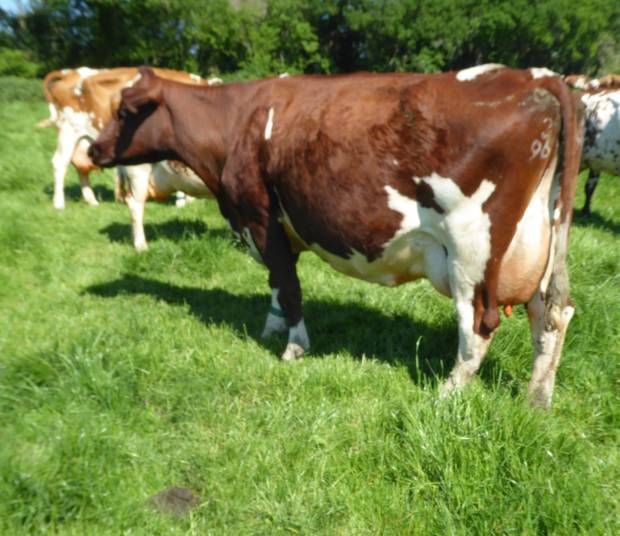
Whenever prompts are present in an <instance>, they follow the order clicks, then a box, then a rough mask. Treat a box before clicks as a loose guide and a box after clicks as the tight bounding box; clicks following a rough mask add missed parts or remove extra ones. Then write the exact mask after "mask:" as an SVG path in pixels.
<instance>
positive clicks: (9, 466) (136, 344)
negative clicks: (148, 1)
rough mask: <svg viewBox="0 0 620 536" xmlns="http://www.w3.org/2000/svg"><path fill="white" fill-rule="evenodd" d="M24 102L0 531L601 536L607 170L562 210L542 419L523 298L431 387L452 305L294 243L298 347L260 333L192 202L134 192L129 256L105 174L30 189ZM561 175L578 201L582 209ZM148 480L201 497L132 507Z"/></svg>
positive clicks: (449, 329)
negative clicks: (170, 508)
mask: <svg viewBox="0 0 620 536" xmlns="http://www.w3.org/2000/svg"><path fill="white" fill-rule="evenodd" d="M46 114H47V111H46V107H45V105H44V104H42V103H36V104H35V103H28V102H13V103H5V104H0V120H1V121H2V124H3V129H2V130H0V192H1V193H2V195H1V196H0V534H3V535H4V534H8V535H12V534H17V535H19V534H40V533H54V534H56V533H57V534H76V535H83V534H89V535H91V534H125V533H127V534H129V533H131V534H145V535H154V534H289V533H292V534H329V535H332V534H343V535H358V534H424V535H425V534H431V535H439V534H441V535H444V534H473V535H481V534H485V535H486V534H515V535H521V534H557V535H565V534H587V535H596V534H619V533H620V511H619V497H620V305H619V304H620V275H619V272H620V270H619V268H620V181H619V180H618V179H617V178H612V177H603V179H602V180H601V184H600V185H599V189H598V191H597V192H596V195H595V198H594V202H593V208H594V212H595V214H594V216H593V217H592V219H590V220H587V221H585V220H581V219H579V218H578V220H577V223H576V225H575V226H574V228H573V232H572V242H571V247H570V265H571V276H572V287H573V293H572V294H573V300H574V302H575V304H576V309H577V312H576V314H575V317H574V320H573V322H572V324H571V326H570V329H569V333H568V337H567V343H566V346H565V350H564V355H563V362H562V365H561V367H560V370H559V374H558V382H557V387H556V392H555V405H554V408H553V410H552V411H551V412H548V413H545V412H541V411H534V410H531V409H530V408H529V406H528V405H527V402H526V401H525V399H524V396H523V393H524V391H525V388H526V386H527V381H528V379H529V376H530V370H531V345H530V340H529V329H528V325H527V319H526V315H525V313H524V311H523V309H522V308H516V309H515V314H514V315H513V316H512V317H511V318H509V319H503V322H502V326H501V328H500V331H499V334H498V336H497V337H496V340H495V341H494V343H493V345H492V347H491V350H490V353H489V356H488V357H487V359H486V361H485V363H484V365H483V367H482V369H481V371H480V373H479V375H478V376H477V377H476V379H475V381H474V382H473V384H472V385H471V387H469V388H468V389H467V390H465V391H464V392H463V393H462V394H461V395H459V396H456V397H454V398H452V399H450V400H448V401H443V402H442V401H439V400H438V397H437V383H438V381H440V380H441V379H442V378H443V377H445V374H446V373H447V371H449V369H450V367H451V364H452V361H453V357H454V354H455V351H456V345H457V340H456V337H457V335H456V323H455V315H454V311H453V306H452V304H451V302H450V301H449V300H447V299H445V298H442V297H440V296H439V295H438V294H437V293H436V292H434V291H433V290H432V289H431V287H430V286H429V285H428V284H427V283H426V282H420V283H415V284H410V285H406V286H402V287H399V288H397V289H386V288H381V287H378V286H373V285H370V284H366V283H363V282H359V281H356V280H353V279H350V278H346V277H344V276H342V275H339V274H337V273H335V272H334V271H332V270H331V269H329V268H328V267H327V266H326V265H325V264H323V263H322V262H321V261H319V260H318V259H317V258H316V257H314V256H311V255H310V254H306V255H303V256H302V259H301V261H300V266H299V272H300V278H301V281H302V287H303V289H304V306H305V309H304V310H305V318H306V322H307V325H308V328H309V331H310V336H311V339H312V343H313V351H312V354H311V355H310V356H308V357H307V358H305V359H304V360H302V361H301V362H299V363H295V364H290V365H287V364H284V363H281V362H280V361H279V360H278V359H277V355H278V354H279V353H280V352H281V351H282V350H283V347H284V345H285V338H284V337H282V338H274V339H272V340H269V341H267V342H263V341H261V340H260V339H259V336H258V335H259V333H260V330H261V328H262V324H263V321H264V317H265V314H266V312H267V308H268V306H269V301H270V294H269V289H268V286H267V274H266V272H265V270H264V269H263V268H262V267H260V266H259V265H258V264H256V263H255V262H254V261H252V260H251V259H250V257H249V256H248V255H247V254H246V253H245V252H244V251H243V248H241V247H240V246H239V245H238V244H237V243H236V242H235V240H234V239H233V238H232V236H231V233H230V232H229V231H228V229H227V227H226V225H225V223H224V221H223V219H222V218H221V217H220V215H219V213H218V210H217V208H216V206H215V204H214V203H213V202H211V203H209V202H196V203H194V204H192V205H190V206H188V207H185V208H183V209H181V210H179V209H176V208H175V207H173V206H171V205H156V204H149V206H148V207H147V210H146V221H147V229H146V231H147V236H148V239H149V240H150V250H149V251H148V252H146V253H143V254H137V253H136V252H134V251H133V249H132V247H131V243H130V240H129V214H128V210H127V207H126V206H124V205H119V204H115V203H113V202H112V201H111V198H112V179H111V174H109V173H105V174H102V175H99V176H97V177H95V185H96V191H97V192H98V195H99V196H100V197H101V199H102V201H103V202H102V204H101V205H100V206H99V207H98V208H90V207H87V206H86V205H85V204H83V203H82V202H80V200H79V188H78V186H77V178H76V176H75V174H74V173H73V172H72V174H71V175H70V176H69V178H68V187H67V191H68V203H67V208H66V209H65V210H64V211H56V210H54V209H53V208H52V203H51V184H52V178H51V176H52V172H51V165H50V163H49V160H50V158H51V155H52V152H53V149H54V145H55V135H54V133H53V131H51V130H46V131H42V130H37V129H34V124H35V123H36V122H37V121H39V120H40V119H42V118H43V117H45V116H46ZM582 186H583V178H582V180H581V181H580V197H579V199H578V201H577V204H578V206H580V204H581V203H582V201H583V198H582V196H581V188H582ZM171 485H178V486H183V487H187V488H190V489H192V490H193V491H194V492H195V493H197V494H198V495H199V497H200V505H199V506H198V507H197V508H195V509H194V510H193V511H192V512H191V514H190V515H189V516H187V517H181V518H178V517H171V516H168V515H165V514H161V513H159V512H157V511H155V510H154V509H152V508H150V507H148V506H147V505H146V503H147V501H148V498H149V497H151V496H152V495H154V494H155V493H157V492H159V491H161V490H163V489H165V488H167V487H168V486H171Z"/></svg>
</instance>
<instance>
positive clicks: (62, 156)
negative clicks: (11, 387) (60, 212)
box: [52, 126, 77, 209]
mask: <svg viewBox="0 0 620 536" xmlns="http://www.w3.org/2000/svg"><path fill="white" fill-rule="evenodd" d="M76 143H77V139H76V137H75V134H74V133H73V132H72V129H71V127H68V128H67V127H64V126H61V127H60V129H59V131H58V140H57V144H56V152H55V153H54V156H53V157H52V166H53V167H54V208H58V209H62V208H65V192H64V186H65V175H66V174H67V167H68V166H69V162H71V156H72V155H73V150H74V149H75V144H76Z"/></svg>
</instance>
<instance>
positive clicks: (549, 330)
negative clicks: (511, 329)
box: [527, 292, 575, 409]
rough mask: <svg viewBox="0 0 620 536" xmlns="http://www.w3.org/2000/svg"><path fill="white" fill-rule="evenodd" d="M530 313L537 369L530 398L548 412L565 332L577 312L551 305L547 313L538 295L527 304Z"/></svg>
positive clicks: (568, 307) (534, 369)
mask: <svg viewBox="0 0 620 536" xmlns="http://www.w3.org/2000/svg"><path fill="white" fill-rule="evenodd" d="M527 312H528V316H529V319H530V328H531V330H532V343H533V345H534V368H533V370H532V379H531V380H530V384H529V386H528V395H529V398H530V401H531V402H532V404H533V405H535V406H538V407H542V408H545V409H548V408H550V407H551V398H552V396H553V387H554V385H555V373H556V371H557V369H558V366H559V364H560V357H561V355H562V347H563V346H564V338H565V336H566V329H567V328H568V324H569V322H570V320H571V318H572V317H573V313H574V312H575V310H574V308H573V307H571V306H570V305H568V306H566V307H564V308H563V309H562V310H561V309H560V308H559V307H557V306H554V305H552V306H551V308H550V309H549V310H546V305H545V302H544V301H543V299H542V297H541V293H540V292H537V293H536V294H535V296H534V298H532V299H531V300H530V302H529V303H528V304H527Z"/></svg>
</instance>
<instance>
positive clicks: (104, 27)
mask: <svg viewBox="0 0 620 536" xmlns="http://www.w3.org/2000/svg"><path fill="white" fill-rule="evenodd" d="M24 4H25V7H22V10H21V11H20V12H17V13H13V12H7V11H2V10H0V74H14V75H18V76H42V75H43V74H44V73H46V72H48V71H50V70H52V69H58V68H63V67H77V66H81V65H88V66H93V67H113V66H120V65H138V64H149V65H157V66H162V67H170V68H175V69H182V70H187V71H192V72H197V73H200V74H202V75H220V76H222V75H223V76H225V77H226V76H227V75H229V76H231V77H233V76H234V77H236V78H251V77H261V76H266V75H271V74H277V73H282V72H285V71H286V72H289V73H302V72H304V73H346V72H352V71H359V70H368V71H422V72H436V71H442V70H449V69H460V68H463V67H468V66H471V65H475V64H479V63H485V62H496V63H504V64H506V65H510V66H514V67H530V66H544V67H548V68H550V69H553V70H556V71H558V72H562V73H585V74H590V75H594V74H599V73H603V72H614V71H615V72H618V71H620V2H619V1H618V0H581V1H580V2H575V1H574V0H31V1H30V2H27V3H25V2H23V3H22V6H24Z"/></svg>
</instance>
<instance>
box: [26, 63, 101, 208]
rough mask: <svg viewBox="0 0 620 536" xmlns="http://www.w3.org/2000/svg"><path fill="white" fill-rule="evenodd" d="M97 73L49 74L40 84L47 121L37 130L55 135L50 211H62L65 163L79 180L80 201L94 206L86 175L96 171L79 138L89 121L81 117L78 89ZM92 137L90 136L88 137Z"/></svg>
mask: <svg viewBox="0 0 620 536" xmlns="http://www.w3.org/2000/svg"><path fill="white" fill-rule="evenodd" d="M98 72H100V70H99V69H91V68H89V67H80V68H78V69H62V70H59V71H52V72H50V73H48V74H47V75H46V76H45V79H44V80H43V91H44V92H45V99H46V101H47V104H48V107H49V111H50V117H49V119H46V120H44V121H41V122H40V123H39V124H38V125H37V126H38V127H40V128H41V127H47V126H55V127H56V128H57V131H58V138H57V143H56V151H55V152H54V156H53V157H52V166H53V168H54V198H53V200H54V207H56V208H59V209H61V208H64V206H65V196H64V189H63V188H64V180H65V175H66V172H67V167H68V166H69V163H72V164H73V165H74V166H75V168H76V170H77V172H78V176H79V178H80V186H81V189H82V197H83V198H84V201H86V203H88V204H89V205H98V204H99V203H98V202H97V199H96V197H95V194H94V193H93V190H92V188H91V186H90V182H89V179H88V176H89V173H90V172H91V171H93V170H94V169H96V166H94V165H93V163H92V162H91V161H90V158H88V155H87V154H86V151H87V150H88V147H89V146H90V143H89V141H88V139H87V138H86V137H85V136H83V135H81V133H83V132H84V131H85V130H87V127H88V123H89V121H90V118H89V117H88V114H84V113H83V105H82V102H81V89H80V88H81V85H82V82H83V81H84V80H86V79H87V78H89V77H90V76H93V75H95V74H97V73H98ZM91 134H92V133H91Z"/></svg>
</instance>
